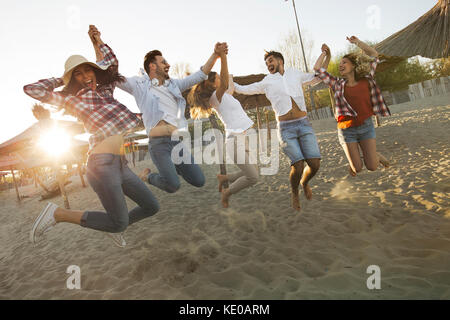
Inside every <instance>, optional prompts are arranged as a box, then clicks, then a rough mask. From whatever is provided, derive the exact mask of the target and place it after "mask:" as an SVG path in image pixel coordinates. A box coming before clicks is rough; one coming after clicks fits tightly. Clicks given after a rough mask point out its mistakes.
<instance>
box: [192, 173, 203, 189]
mask: <svg viewBox="0 0 450 320" xmlns="http://www.w3.org/2000/svg"><path fill="white" fill-rule="evenodd" d="M205 183H206V179H205V176H203V175H202V176H201V177H198V178H197V179H195V180H194V181H192V185H193V186H194V187H197V188H201V187H203V186H204V185H205Z"/></svg>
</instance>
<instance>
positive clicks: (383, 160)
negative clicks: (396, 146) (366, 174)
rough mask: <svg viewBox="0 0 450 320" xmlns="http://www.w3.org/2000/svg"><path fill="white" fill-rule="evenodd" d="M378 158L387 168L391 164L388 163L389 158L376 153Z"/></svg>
mask: <svg viewBox="0 0 450 320" xmlns="http://www.w3.org/2000/svg"><path fill="white" fill-rule="evenodd" d="M378 159H380V163H381V164H382V165H383V166H384V167H385V168H389V166H390V165H391V164H390V163H389V160H388V159H386V158H385V157H384V156H383V155H381V154H378Z"/></svg>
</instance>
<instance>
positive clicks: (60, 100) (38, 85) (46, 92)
mask: <svg viewBox="0 0 450 320" xmlns="http://www.w3.org/2000/svg"><path fill="white" fill-rule="evenodd" d="M62 85H64V82H63V80H62V79H61V78H49V79H43V80H39V81H38V82H35V83H32V84H27V85H25V86H24V87H23V91H24V92H25V93H26V94H27V95H29V96H30V97H32V98H34V99H36V100H39V101H42V102H44V103H48V104H52V105H55V106H58V107H60V108H62V107H63V105H64V96H63V95H62V94H61V93H59V92H54V91H53V90H54V89H55V88H58V87H60V86H62Z"/></svg>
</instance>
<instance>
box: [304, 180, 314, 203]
mask: <svg viewBox="0 0 450 320" xmlns="http://www.w3.org/2000/svg"><path fill="white" fill-rule="evenodd" d="M302 187H303V192H305V197H306V199H307V200H311V199H312V190H311V188H310V187H309V185H308V184H305V185H303V183H302Z"/></svg>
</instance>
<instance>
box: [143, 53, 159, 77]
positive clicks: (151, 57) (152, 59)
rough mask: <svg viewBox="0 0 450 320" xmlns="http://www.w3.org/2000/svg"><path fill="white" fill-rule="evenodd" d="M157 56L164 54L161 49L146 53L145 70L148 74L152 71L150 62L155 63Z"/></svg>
mask: <svg viewBox="0 0 450 320" xmlns="http://www.w3.org/2000/svg"><path fill="white" fill-rule="evenodd" d="M157 56H162V53H161V51H159V50H152V51H149V52H147V54H146V55H145V58H144V69H145V72H147V74H148V73H149V72H150V68H149V66H148V65H149V64H150V63H155V62H156V57H157Z"/></svg>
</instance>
